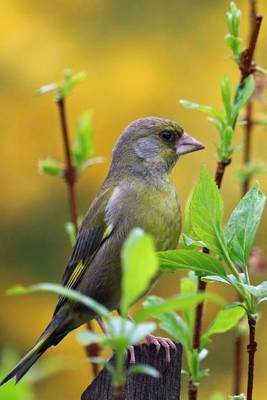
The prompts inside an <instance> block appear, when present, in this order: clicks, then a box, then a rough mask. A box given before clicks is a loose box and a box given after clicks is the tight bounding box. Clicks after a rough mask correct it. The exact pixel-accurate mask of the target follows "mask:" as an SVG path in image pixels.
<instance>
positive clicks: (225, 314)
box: [202, 307, 245, 339]
mask: <svg viewBox="0 0 267 400" xmlns="http://www.w3.org/2000/svg"><path fill="white" fill-rule="evenodd" d="M244 315H245V310H244V308H241V307H234V308H225V309H223V310H221V311H219V312H218V314H217V315H216V317H215V319H214V321H213V322H212V323H211V324H210V326H209V327H208V329H207V330H206V332H205V333H204V334H203V335H202V336H203V338H205V339H206V338H209V337H210V336H212V335H214V334H216V333H224V332H227V331H229V330H230V329H232V328H233V327H235V326H236V325H237V323H238V322H239V321H240V319H241V318H242V317H243V316H244Z"/></svg>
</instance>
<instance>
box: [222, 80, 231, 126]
mask: <svg viewBox="0 0 267 400" xmlns="http://www.w3.org/2000/svg"><path fill="white" fill-rule="evenodd" d="M221 94H222V101H223V105H224V111H225V115H226V118H227V122H228V124H229V125H231V124H232V120H231V109H232V104H231V85H230V79H229V77H228V76H225V77H224V78H223V80H222V82H221Z"/></svg>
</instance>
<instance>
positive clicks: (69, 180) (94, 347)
mask: <svg viewBox="0 0 267 400" xmlns="http://www.w3.org/2000/svg"><path fill="white" fill-rule="evenodd" d="M56 104H57V106H58V111H59V117H60V126H61V132H62V139H63V145H64V154H65V159H66V166H65V173H64V178H65V181H66V185H67V188H68V194H69V205H70V214H71V221H72V223H73V225H74V227H75V231H76V235H77V233H78V229H79V226H78V207H77V196H76V190H75V184H76V181H77V173H76V168H75V165H73V163H72V159H71V150H70V140H69V132H68V124H67V118H66V110H65V99H64V97H62V96H58V97H57V98H56ZM87 329H88V330H89V331H92V330H93V327H92V324H91V321H88V322H87ZM85 352H86V355H87V357H88V358H91V357H97V356H98V355H99V353H100V348H99V345H98V344H97V343H95V344H94V343H93V344H91V345H88V346H85ZM92 370H93V374H94V377H95V376H96V375H97V374H98V372H99V367H98V365H97V364H95V363H93V364H92Z"/></svg>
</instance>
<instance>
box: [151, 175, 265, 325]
mask: <svg viewBox="0 0 267 400" xmlns="http://www.w3.org/2000/svg"><path fill="white" fill-rule="evenodd" d="M264 206H265V196H264V195H263V193H262V192H261V191H260V189H259V186H258V184H256V185H254V186H253V187H252V188H251V190H250V191H249V192H248V193H247V194H246V195H245V196H244V197H243V198H242V199H241V201H240V202H239V204H238V205H237V207H236V208H235V209H234V211H233V212H232V214H231V216H230V218H229V221H228V223H227V224H226V228H225V229H224V228H223V225H222V220H223V200H222V197H221V194H220V192H219V190H218V188H217V186H216V185H215V183H214V181H213V180H212V177H211V176H210V175H209V173H208V171H207V170H206V169H204V170H203V171H202V172H201V177H200V181H199V183H198V184H197V185H196V187H195V189H194V191H193V193H192V194H191V196H190V201H189V204H188V206H187V218H188V226H190V233H191V234H192V235H193V236H194V240H196V241H204V242H205V243H206V244H207V246H208V248H209V249H211V250H212V251H213V252H214V253H215V255H214V256H208V255H207V254H202V253H200V252H199V251H196V248H195V249H194V248H193V249H192V248H188V249H182V250H172V251H166V252H160V253H159V260H160V269H161V270H165V271H171V272H174V271H176V270H178V269H186V270H188V269H191V270H193V271H194V272H195V273H197V274H198V275H201V276H202V277H203V279H204V280H207V281H215V282H222V283H227V284H229V285H231V286H232V287H233V288H234V289H235V290H236V291H237V292H238V294H239V296H241V298H242V300H243V302H244V303H241V304H240V305H242V307H244V308H245V310H246V312H247V314H248V316H253V317H254V316H255V314H256V312H257V311H256V310H257V306H258V304H260V302H262V301H264V300H265V297H267V291H266V290H265V283H262V285H259V286H258V287H253V286H251V285H250V278H249V271H248V266H247V261H248V257H249V254H250V251H251V249H252V246H253V243H254V240H255V235H256V231H257V228H258V225H259V223H260V219H261V217H262V213H263V209H264ZM218 257H219V258H218ZM226 266H227V267H228V268H229V269H230V271H231V274H227V272H226ZM239 268H242V270H243V273H242V274H240V273H239ZM263 299H264V300H263ZM238 305H239V304H238ZM228 313H229V318H228V321H229V324H232V322H231V321H232V320H233V321H235V318H237V319H238V318H239V314H242V313H243V311H242V310H241V311H240V310H239V309H234V308H232V309H229V310H224V311H222V314H221V315H222V316H221V315H219V316H218V318H220V319H219V320H217V321H216V325H215V328H216V329H219V328H217V326H218V324H219V323H221V320H222V318H223V316H224V315H227V314H228ZM236 323H237V322H236ZM233 324H235V323H234V322H233ZM212 326H213V328H212V329H215V328H214V325H212ZM225 327H226V329H228V327H227V325H226V326H225ZM210 329H211V328H210ZM221 329H222V328H221ZM212 332H213V331H212Z"/></svg>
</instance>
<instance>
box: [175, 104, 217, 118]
mask: <svg viewBox="0 0 267 400" xmlns="http://www.w3.org/2000/svg"><path fill="white" fill-rule="evenodd" d="M180 104H181V105H182V106H183V107H185V108H188V109H190V110H198V111H201V112H203V113H204V114H208V115H210V116H211V117H213V118H215V119H218V120H221V119H222V116H221V115H220V114H219V113H218V112H217V111H216V110H215V109H214V108H213V107H211V106H206V105H202V104H198V103H194V102H192V101H188V100H183V99H182V100H180Z"/></svg>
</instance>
